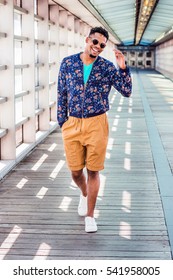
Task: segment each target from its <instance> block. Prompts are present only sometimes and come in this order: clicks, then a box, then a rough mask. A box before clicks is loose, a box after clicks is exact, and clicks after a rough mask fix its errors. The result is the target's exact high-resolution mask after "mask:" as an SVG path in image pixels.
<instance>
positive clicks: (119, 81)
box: [57, 53, 132, 127]
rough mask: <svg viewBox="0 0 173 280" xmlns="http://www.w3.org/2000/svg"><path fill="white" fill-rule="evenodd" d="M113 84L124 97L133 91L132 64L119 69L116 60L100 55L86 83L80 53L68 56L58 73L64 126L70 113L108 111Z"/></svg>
mask: <svg viewBox="0 0 173 280" xmlns="http://www.w3.org/2000/svg"><path fill="white" fill-rule="evenodd" d="M112 86H113V87H114V88H115V89H116V90H117V91H118V92H120V93H121V94H122V95H123V96H124V97H129V96H130V95H131V90H132V82H131V75H130V71H129V68H128V67H127V68H126V69H125V70H123V69H116V67H115V66H114V64H113V63H112V62H110V61H108V60H106V59H105V58H103V57H100V56H98V57H97V59H96V60H95V62H94V64H93V67H92V70H91V73H90V76H89V79H88V81H87V83H86V85H84V80H83V62H82V60H81V59H80V53H78V54H75V55H71V56H69V57H66V58H64V59H63V61H62V63H61V67H60V71H59V76H58V106H57V110H58V112H57V118H58V123H59V125H60V127H61V126H62V125H63V123H64V122H65V121H66V120H67V119H68V116H69V115H70V116H73V117H77V118H89V117H92V116H97V115H100V114H103V113H105V112H106V111H108V110H109V100H108V96H109V92H110V90H111V87H112Z"/></svg>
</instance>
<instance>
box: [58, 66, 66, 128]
mask: <svg viewBox="0 0 173 280" xmlns="http://www.w3.org/2000/svg"><path fill="white" fill-rule="evenodd" d="M57 99H58V102H57V119H58V123H59V126H60V127H62V125H63V123H64V122H65V121H66V120H67V119H68V110H67V107H68V102H67V101H68V100H67V87H66V70H65V62H64V61H62V63H61V66H60V70H59V75H58V88H57Z"/></svg>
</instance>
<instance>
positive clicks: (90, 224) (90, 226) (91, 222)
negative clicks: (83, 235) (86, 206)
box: [85, 216, 97, 232]
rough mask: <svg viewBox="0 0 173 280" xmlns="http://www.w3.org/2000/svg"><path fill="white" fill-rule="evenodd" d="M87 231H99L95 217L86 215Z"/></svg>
mask: <svg viewBox="0 0 173 280" xmlns="http://www.w3.org/2000/svg"><path fill="white" fill-rule="evenodd" d="M85 231H86V232H96V231H97V224H96V221H95V219H94V218H93V217H88V216H87V217H86V218H85Z"/></svg>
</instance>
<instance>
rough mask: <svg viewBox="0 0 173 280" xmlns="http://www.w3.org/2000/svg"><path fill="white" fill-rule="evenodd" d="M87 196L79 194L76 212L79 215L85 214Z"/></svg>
mask: <svg viewBox="0 0 173 280" xmlns="http://www.w3.org/2000/svg"><path fill="white" fill-rule="evenodd" d="M87 211H88V209H87V196H83V195H82V194H81V195H80V200H79V205H78V214H79V216H86V215H87Z"/></svg>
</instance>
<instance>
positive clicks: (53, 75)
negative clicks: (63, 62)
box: [49, 5, 59, 121]
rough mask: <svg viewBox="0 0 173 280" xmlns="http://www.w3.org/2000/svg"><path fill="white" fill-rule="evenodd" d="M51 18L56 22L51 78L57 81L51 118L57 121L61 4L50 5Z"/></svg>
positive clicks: (53, 29) (53, 33)
mask: <svg viewBox="0 0 173 280" xmlns="http://www.w3.org/2000/svg"><path fill="white" fill-rule="evenodd" d="M50 20H51V21H53V22H54V25H52V26H51V33H50V40H51V41H52V40H53V41H54V42H55V45H54V46H52V47H51V48H52V51H51V52H50V58H49V59H50V62H53V64H51V65H50V68H49V71H50V80H51V81H55V82H56V83H55V85H54V86H52V87H51V88H50V90H49V94H50V102H55V105H54V106H53V107H52V108H51V120H52V121H57V78H58V65H59V6H57V5H56V6H55V5H51V6H50Z"/></svg>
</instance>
